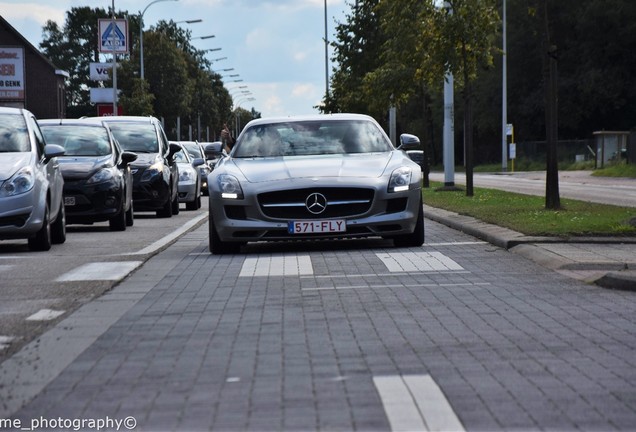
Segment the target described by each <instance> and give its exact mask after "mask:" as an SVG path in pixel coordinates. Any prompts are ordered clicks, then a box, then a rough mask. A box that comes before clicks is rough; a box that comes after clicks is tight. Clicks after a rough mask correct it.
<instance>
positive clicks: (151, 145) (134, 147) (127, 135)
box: [109, 122, 159, 153]
mask: <svg viewBox="0 0 636 432" xmlns="http://www.w3.org/2000/svg"><path fill="white" fill-rule="evenodd" d="M109 126H110V130H111V131H112V132H113V135H114V136H115V138H116V139H117V141H119V144H120V145H121V147H122V148H123V149H124V150H127V151H131V152H135V153H159V142H158V141H157V133H156V132H155V127H154V126H153V125H152V124H149V123H143V124H141V123H116V122H111V123H109Z"/></svg>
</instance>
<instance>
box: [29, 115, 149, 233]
mask: <svg viewBox="0 0 636 432" xmlns="http://www.w3.org/2000/svg"><path fill="white" fill-rule="evenodd" d="M38 123H39V124H40V129H42V133H43V134H44V137H45V139H46V141H47V142H49V143H52V144H58V145H60V146H62V147H64V150H65V154H64V156H60V157H59V158H58V160H59V162H60V167H61V170H62V176H63V177H64V209H65V212H66V220H67V223H69V224H92V223H95V222H103V221H108V222H109V225H110V229H111V230H112V231H124V230H125V229H126V227H127V226H132V225H133V223H134V218H133V201H132V192H133V180H132V172H131V168H130V163H131V162H133V161H135V160H136V159H137V155H136V154H135V153H131V152H127V151H123V150H122V149H121V147H120V146H119V144H118V143H117V142H116V141H115V139H114V138H113V135H112V133H111V131H110V130H109V128H108V127H107V126H106V125H105V124H103V123H93V124H89V123H82V122H80V121H79V120H40V121H39V122H38Z"/></svg>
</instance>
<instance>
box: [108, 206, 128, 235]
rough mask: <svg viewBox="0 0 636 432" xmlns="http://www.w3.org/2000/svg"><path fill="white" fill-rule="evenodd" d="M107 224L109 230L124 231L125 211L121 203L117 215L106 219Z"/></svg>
mask: <svg viewBox="0 0 636 432" xmlns="http://www.w3.org/2000/svg"><path fill="white" fill-rule="evenodd" d="M108 225H109V227H110V230H111V231H126V212H125V211H124V205H123V203H122V206H121V209H120V210H119V213H117V216H115V217H114V218H112V219H108Z"/></svg>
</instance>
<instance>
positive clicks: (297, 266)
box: [239, 255, 314, 277]
mask: <svg viewBox="0 0 636 432" xmlns="http://www.w3.org/2000/svg"><path fill="white" fill-rule="evenodd" d="M313 273H314V268H313V266H312V265H311V258H310V257H309V255H300V256H299V255H269V256H258V257H255V258H253V257H249V258H246V259H245V261H244V262H243V267H241V273H240V274H239V277H255V276H300V275H311V274H313Z"/></svg>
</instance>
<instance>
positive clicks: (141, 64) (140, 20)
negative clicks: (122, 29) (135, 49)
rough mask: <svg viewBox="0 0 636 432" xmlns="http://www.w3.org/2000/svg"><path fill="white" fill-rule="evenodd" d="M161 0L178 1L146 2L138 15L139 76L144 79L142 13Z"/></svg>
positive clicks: (155, 0)
mask: <svg viewBox="0 0 636 432" xmlns="http://www.w3.org/2000/svg"><path fill="white" fill-rule="evenodd" d="M162 1H179V0H154V1H151V2H150V3H148V5H147V6H146V7H145V8H144V10H143V12H141V14H140V15H139V77H140V78H141V79H144V14H145V13H146V11H147V10H148V8H149V7H150V6H152V5H153V4H155V3H159V2H162Z"/></svg>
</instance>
